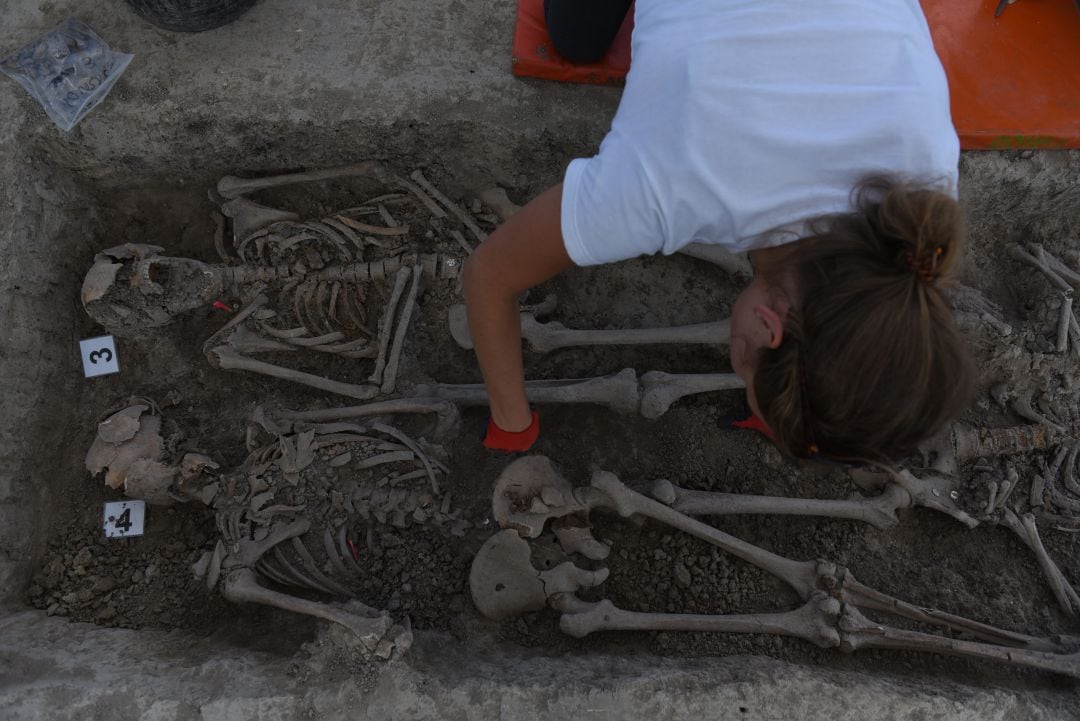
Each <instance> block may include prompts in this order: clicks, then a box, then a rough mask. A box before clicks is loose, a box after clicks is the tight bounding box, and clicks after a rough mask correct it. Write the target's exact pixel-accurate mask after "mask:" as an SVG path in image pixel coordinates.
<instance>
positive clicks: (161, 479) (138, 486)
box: [124, 458, 179, 506]
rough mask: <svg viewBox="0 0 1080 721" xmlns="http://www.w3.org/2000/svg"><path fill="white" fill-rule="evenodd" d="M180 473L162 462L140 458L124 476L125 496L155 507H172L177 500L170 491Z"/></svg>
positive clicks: (129, 467)
mask: <svg viewBox="0 0 1080 721" xmlns="http://www.w3.org/2000/svg"><path fill="white" fill-rule="evenodd" d="M178 472H179V469H178V468H175V467H173V466H166V465H165V464H164V463H161V462H160V461H152V460H149V459H147V458H139V459H137V460H136V461H135V462H134V463H132V464H131V465H130V466H128V469H127V473H126V474H125V476H124V495H126V496H128V497H130V498H137V499H139V500H142V501H146V502H147V503H149V504H151V505H154V506H171V505H173V504H174V503H175V499H174V498H173V497H172V495H171V494H170V493H169V489H170V488H171V487H172V485H173V482H174V481H175V480H176V476H177V473H178Z"/></svg>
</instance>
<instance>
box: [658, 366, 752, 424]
mask: <svg viewBox="0 0 1080 721" xmlns="http://www.w3.org/2000/svg"><path fill="white" fill-rule="evenodd" d="M745 387H746V384H745V383H744V382H743V380H742V378H739V376H737V375H735V374H734V373H682V374H672V373H664V372H663V371H649V372H648V373H645V374H644V375H642V376H641V415H642V417H644V418H650V419H651V418H659V417H660V416H662V415H664V414H665V413H667V412H668V409H669V408H671V406H672V405H673V404H674V403H675V402H676V401H678V400H680V399H682V398H685V397H686V396H689V395H696V394H698V393H713V392H715V391H728V390H738V389H741V388H745Z"/></svg>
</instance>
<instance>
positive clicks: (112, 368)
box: [79, 335, 120, 378]
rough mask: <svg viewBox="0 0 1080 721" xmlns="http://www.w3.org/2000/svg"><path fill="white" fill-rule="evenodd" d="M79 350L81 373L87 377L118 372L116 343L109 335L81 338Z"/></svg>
mask: <svg viewBox="0 0 1080 721" xmlns="http://www.w3.org/2000/svg"><path fill="white" fill-rule="evenodd" d="M79 350H81V351H82V365H83V374H84V375H85V376H86V377H87V378H93V377H94V376H104V375H108V374H110V373H119V372H120V359H119V358H117V357H116V343H115V342H113V337H112V336H111V335H103V336H100V337H98V338H87V339H86V340H81V341H79Z"/></svg>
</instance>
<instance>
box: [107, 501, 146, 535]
mask: <svg viewBox="0 0 1080 721" xmlns="http://www.w3.org/2000/svg"><path fill="white" fill-rule="evenodd" d="M145 518H146V503H144V502H143V501H113V502H112V503H106V504H105V538H123V537H124V536H141V535H142V534H143V520H144V519H145Z"/></svg>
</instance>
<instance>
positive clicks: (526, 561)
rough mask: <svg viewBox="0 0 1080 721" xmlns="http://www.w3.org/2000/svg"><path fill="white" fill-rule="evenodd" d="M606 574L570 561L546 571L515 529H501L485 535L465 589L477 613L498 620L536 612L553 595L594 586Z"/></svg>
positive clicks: (600, 581) (604, 577) (604, 570)
mask: <svg viewBox="0 0 1080 721" xmlns="http://www.w3.org/2000/svg"><path fill="white" fill-rule="evenodd" d="M607 576H608V570H607V569H606V568H604V569H600V570H599V571H587V570H585V569H583V568H579V567H578V566H575V565H574V563H573V562H572V561H567V562H565V563H561V564H559V565H557V566H555V567H554V568H552V569H550V570H547V571H540V570H537V569H536V568H535V567H533V565H532V553H531V551H530V549H529V544H528V543H527V542H526V541H525V540H524V539H523V538H522V537H521V536H519V535H518V534H517V533H516V532H514V531H511V530H505V531H501V532H499V533H496V534H495V535H494V536H492V537H491V538H489V539H488V540H487V541H486V542H485V543H484V545H483V546H482V547H481V548H480V551H479V552H477V554H476V557H475V558H474V559H473V562H472V567H471V568H470V569H469V590H470V591H471V593H472V598H473V603H474V604H476V608H477V610H479V611H480V613H482V614H483V615H484V616H486V617H487V618H491V619H495V620H502V619H506V618H510V617H512V616H517V615H520V614H522V613H526V612H528V611H539V610H540V609H542V608H544V606H545V605H546V604H547V600H548V598H549V597H550V596H552V595H553V594H557V593H573V592H574V591H577V590H578V589H579V588H583V587H591V586H598V585H600V584H601V583H603V582H604V580H605V579H606V578H607Z"/></svg>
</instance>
